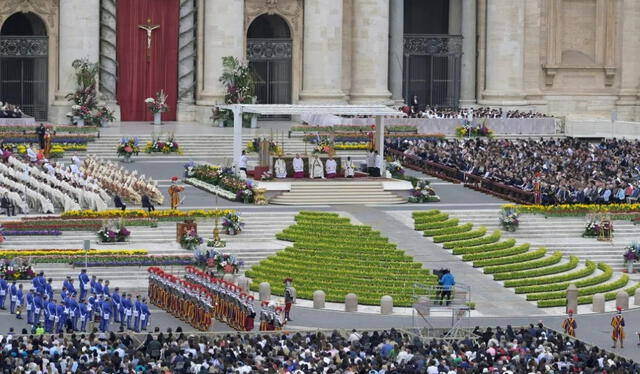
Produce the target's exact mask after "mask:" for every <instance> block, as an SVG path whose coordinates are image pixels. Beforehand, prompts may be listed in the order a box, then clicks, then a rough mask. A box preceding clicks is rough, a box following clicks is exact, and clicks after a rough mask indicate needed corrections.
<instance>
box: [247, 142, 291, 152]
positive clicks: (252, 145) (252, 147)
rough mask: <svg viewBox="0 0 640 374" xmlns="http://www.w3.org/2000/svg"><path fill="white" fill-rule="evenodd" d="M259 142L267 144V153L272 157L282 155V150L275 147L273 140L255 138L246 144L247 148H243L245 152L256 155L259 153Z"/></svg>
mask: <svg viewBox="0 0 640 374" xmlns="http://www.w3.org/2000/svg"><path fill="white" fill-rule="evenodd" d="M261 142H268V143H269V153H270V154H272V155H281V154H283V153H284V151H283V150H282V147H280V146H279V145H277V144H276V142H274V141H273V140H267V139H260V138H255V139H253V140H250V141H249V142H248V143H247V147H246V148H245V150H246V151H247V153H256V152H258V151H260V143H261Z"/></svg>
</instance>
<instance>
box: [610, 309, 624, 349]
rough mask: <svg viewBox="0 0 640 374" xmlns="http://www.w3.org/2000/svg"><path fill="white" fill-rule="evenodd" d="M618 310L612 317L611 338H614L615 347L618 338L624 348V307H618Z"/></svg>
mask: <svg viewBox="0 0 640 374" xmlns="http://www.w3.org/2000/svg"><path fill="white" fill-rule="evenodd" d="M616 309H617V312H616V314H615V315H614V316H613V318H611V327H612V331H611V339H612V340H613V347H611V348H615V347H616V344H617V343H618V340H619V341H620V348H624V317H623V316H622V307H620V306H617V307H616Z"/></svg>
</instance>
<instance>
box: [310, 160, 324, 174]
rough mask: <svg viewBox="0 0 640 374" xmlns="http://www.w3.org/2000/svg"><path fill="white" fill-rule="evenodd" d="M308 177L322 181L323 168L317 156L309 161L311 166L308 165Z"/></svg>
mask: <svg viewBox="0 0 640 374" xmlns="http://www.w3.org/2000/svg"><path fill="white" fill-rule="evenodd" d="M309 177H311V178H312V179H315V178H322V179H324V167H323V166H322V161H320V158H318V155H315V156H313V158H312V159H311V164H310V165H309Z"/></svg>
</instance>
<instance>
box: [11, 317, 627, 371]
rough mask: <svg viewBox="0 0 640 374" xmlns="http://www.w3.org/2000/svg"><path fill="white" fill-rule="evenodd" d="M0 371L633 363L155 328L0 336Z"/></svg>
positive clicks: (460, 344)
mask: <svg viewBox="0 0 640 374" xmlns="http://www.w3.org/2000/svg"><path fill="white" fill-rule="evenodd" d="M0 343H1V346H2V351H1V353H0V358H1V360H0V370H2V372H27V373H40V372H48V373H66V372H72V373H76V372H77V373H168V372H172V373H258V372H264V373H296V374H297V373H327V374H329V373H370V374H378V373H428V374H433V373H436V374H439V373H446V374H462V373H464V374H467V373H473V374H476V373H477V374H482V373H500V374H505V373H507V374H514V373H525V374H537V373H555V374H561V373H593V374H600V373H637V372H638V371H637V370H638V365H637V364H635V363H634V362H633V361H630V360H626V359H624V358H621V357H617V356H614V355H613V354H608V353H606V352H605V351H602V350H600V349H598V348H597V347H593V348H590V347H588V346H586V345H585V344H584V343H582V342H580V341H577V340H573V339H567V338H565V337H564V336H561V335H559V334H556V333H555V332H554V331H552V330H549V329H546V328H544V326H542V325H541V324H539V325H538V326H534V325H530V326H529V327H528V328H521V329H512V328H511V326H508V327H507V328H506V329H504V330H503V329H500V328H497V329H496V330H492V329H491V328H489V329H487V330H480V329H479V328H476V330H475V331H474V339H471V338H467V339H463V340H457V341H454V342H451V343H448V342H445V341H441V340H436V339H433V340H422V339H420V338H418V337H417V336H412V335H409V334H407V333H403V332H400V331H397V330H394V329H391V330H388V331H373V332H363V333H359V332H356V331H355V330H353V332H351V333H350V334H349V335H348V336H347V335H341V334H340V333H338V332H336V331H334V332H333V333H328V334H324V333H321V332H298V333H291V334H274V335H252V334H246V335H240V334H237V335H235V334H233V335H231V334H229V335H225V336H208V337H207V336H199V337H197V336H193V335H187V334H185V333H183V332H182V330H181V329H180V328H177V329H176V330H175V332H174V331H172V329H171V328H168V329H167V330H166V332H165V333H163V332H160V330H159V329H158V328H156V329H155V331H154V332H153V333H149V334H148V335H147V337H146V340H145V341H144V342H143V343H142V344H138V343H136V342H134V340H133V339H132V338H131V337H130V336H128V335H126V334H119V335H117V334H114V333H91V334H79V333H78V334H74V335H66V336H63V335H48V334H47V335H22V336H16V335H14V334H13V333H11V332H10V333H9V334H8V335H5V336H3V337H2V338H1V341H0Z"/></svg>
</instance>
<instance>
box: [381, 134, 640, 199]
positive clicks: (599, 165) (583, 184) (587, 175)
mask: <svg viewBox="0 0 640 374" xmlns="http://www.w3.org/2000/svg"><path fill="white" fill-rule="evenodd" d="M387 145H388V146H389V147H391V148H392V149H396V150H399V151H402V152H404V153H405V154H406V155H413V156H416V157H419V158H421V159H423V160H429V161H432V162H435V163H438V164H441V165H445V166H449V167H452V168H455V169H457V170H458V171H459V174H460V175H459V179H460V180H464V176H465V174H472V175H476V176H480V177H483V178H486V179H488V180H492V181H495V182H500V183H502V184H505V185H509V186H513V187H515V188H518V189H521V190H524V191H532V192H533V191H535V192H536V194H537V195H538V196H539V199H540V201H539V202H540V203H542V204H561V203H562V204H572V203H582V204H590V203H603V204H607V203H622V202H627V201H635V200H636V199H637V197H638V194H640V147H639V143H638V142H637V141H629V140H624V139H608V140H604V141H601V142H588V141H585V140H580V139H573V138H563V139H546V140H545V139H516V140H513V139H490V138H472V139H428V140H418V141H415V140H394V141H389V142H388V143H387ZM538 191H539V193H538Z"/></svg>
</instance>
